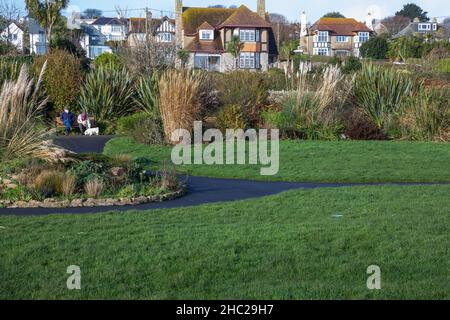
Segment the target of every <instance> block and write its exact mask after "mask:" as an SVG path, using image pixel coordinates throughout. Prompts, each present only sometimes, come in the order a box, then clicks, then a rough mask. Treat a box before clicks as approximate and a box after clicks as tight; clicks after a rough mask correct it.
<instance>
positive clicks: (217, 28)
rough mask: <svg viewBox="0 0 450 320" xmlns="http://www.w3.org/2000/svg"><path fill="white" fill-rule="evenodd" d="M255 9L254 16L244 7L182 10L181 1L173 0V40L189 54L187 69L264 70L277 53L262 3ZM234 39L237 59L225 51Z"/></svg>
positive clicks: (261, 0) (259, 0) (189, 8)
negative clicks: (236, 46)
mask: <svg viewBox="0 0 450 320" xmlns="http://www.w3.org/2000/svg"><path fill="white" fill-rule="evenodd" d="M257 7H258V9H257V12H256V13H255V12H253V11H251V10H250V9H249V8H247V7H246V6H244V5H242V6H240V7H239V8H194V7H183V2H182V0H176V11H177V21H176V41H177V46H178V48H179V49H184V50H186V51H188V52H189V53H190V57H189V61H188V63H187V65H188V67H190V68H200V69H207V70H211V71H220V72H226V71H229V70H233V69H236V68H239V69H251V70H263V71H264V70H267V69H268V68H269V65H270V64H271V63H272V62H274V60H275V59H276V57H277V54H278V51H277V48H276V44H275V40H274V36H273V30H272V25H271V24H270V22H269V21H268V18H267V14H266V11H265V0H258V6H257ZM234 36H237V37H239V39H240V44H241V46H240V53H239V57H237V59H236V58H235V57H233V55H232V54H231V53H229V52H227V47H228V43H229V42H230V40H232V39H233V37H234ZM236 60H237V61H236Z"/></svg>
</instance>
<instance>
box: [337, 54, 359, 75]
mask: <svg viewBox="0 0 450 320" xmlns="http://www.w3.org/2000/svg"><path fill="white" fill-rule="evenodd" d="M361 68H362V64H361V61H360V60H359V59H358V58H356V57H349V58H348V59H347V60H345V62H344V65H343V67H342V72H343V73H345V74H350V73H355V72H356V71H359V70H361Z"/></svg>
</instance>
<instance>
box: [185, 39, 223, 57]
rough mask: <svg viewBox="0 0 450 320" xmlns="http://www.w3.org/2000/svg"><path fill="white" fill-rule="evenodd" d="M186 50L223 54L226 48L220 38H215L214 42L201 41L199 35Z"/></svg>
mask: <svg viewBox="0 0 450 320" xmlns="http://www.w3.org/2000/svg"><path fill="white" fill-rule="evenodd" d="M186 50H188V51H192V52H200V53H202V52H204V53H223V52H224V48H223V45H222V40H221V39H220V37H214V40H213V41H200V39H199V37H198V35H197V36H196V37H195V38H194V40H192V41H191V42H190V43H189V44H188V45H187V46H186Z"/></svg>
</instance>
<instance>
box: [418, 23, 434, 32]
mask: <svg viewBox="0 0 450 320" xmlns="http://www.w3.org/2000/svg"><path fill="white" fill-rule="evenodd" d="M418 29H419V31H429V30H431V24H430V23H419V25H418Z"/></svg>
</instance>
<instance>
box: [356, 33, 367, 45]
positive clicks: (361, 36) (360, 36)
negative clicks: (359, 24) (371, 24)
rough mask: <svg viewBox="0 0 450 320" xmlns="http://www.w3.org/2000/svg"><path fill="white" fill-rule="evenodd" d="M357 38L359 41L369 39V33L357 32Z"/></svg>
mask: <svg viewBox="0 0 450 320" xmlns="http://www.w3.org/2000/svg"><path fill="white" fill-rule="evenodd" d="M358 38H359V41H358V42H360V43H364V42H367V41H369V33H368V32H358Z"/></svg>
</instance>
